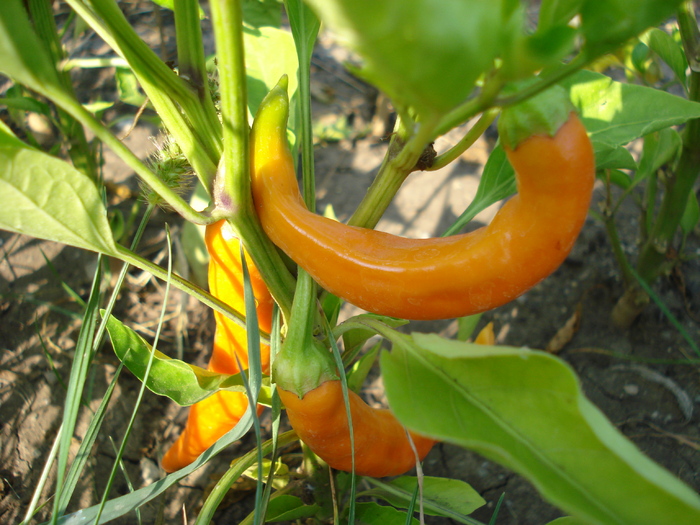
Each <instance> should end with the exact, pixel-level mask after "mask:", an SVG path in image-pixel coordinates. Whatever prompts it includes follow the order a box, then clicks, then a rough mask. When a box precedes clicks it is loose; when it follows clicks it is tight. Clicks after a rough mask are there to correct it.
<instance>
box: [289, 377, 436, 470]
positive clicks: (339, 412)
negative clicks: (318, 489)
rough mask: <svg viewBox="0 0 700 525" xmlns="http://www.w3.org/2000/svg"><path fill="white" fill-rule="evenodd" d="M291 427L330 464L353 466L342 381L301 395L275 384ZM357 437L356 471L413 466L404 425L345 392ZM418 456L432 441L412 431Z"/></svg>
mask: <svg viewBox="0 0 700 525" xmlns="http://www.w3.org/2000/svg"><path fill="white" fill-rule="evenodd" d="M277 391H278V392H279V395H280V399H281V400H282V402H283V403H284V406H285V407H286V409H287V416H288V417H289V422H290V423H291V425H292V428H293V429H294V430H296V432H297V434H298V435H299V438H301V440H302V441H303V442H304V443H306V444H307V445H308V446H309V448H310V449H311V450H312V451H313V452H314V453H315V454H316V455H317V456H319V457H320V458H321V459H323V460H324V461H325V462H326V463H328V464H329V465H330V466H331V467H333V468H334V469H337V470H343V471H345V472H350V471H351V470H352V461H351V449H350V430H349V427H348V418H347V414H346V412H345V401H344V399H343V391H342V389H341V383H340V381H326V382H325V383H322V384H321V385H320V386H318V387H317V388H315V389H314V390H311V391H310V392H307V393H306V394H305V395H304V397H303V398H302V399H300V398H299V396H298V395H296V394H295V393H293V392H289V391H287V390H283V389H281V388H278V389H277ZM348 396H349V401H350V413H351V415H352V424H353V430H354V438H355V473H356V474H357V475H360V476H372V477H375V478H381V477H385V476H398V475H400V474H404V473H405V472H407V471H409V470H411V468H413V467H414V466H415V464H416V456H415V454H414V452H413V449H412V448H411V445H410V443H409V441H408V438H407V437H406V430H405V429H404V427H403V426H402V425H401V423H399V421H398V420H397V419H396V417H394V415H393V414H392V413H391V412H390V411H389V410H387V409H377V408H372V407H370V406H369V405H368V404H367V403H365V402H364V401H363V400H362V398H360V396H358V395H357V394H355V393H354V392H352V391H349V392H348ZM410 435H411V438H412V439H413V443H414V444H415V447H416V451H417V452H418V459H419V460H420V461H422V460H423V458H424V457H425V456H426V455H427V454H428V452H430V449H431V448H432V446H433V445H434V444H435V441H433V440H432V439H428V438H425V437H422V436H419V435H417V434H414V433H413V432H411V433H410Z"/></svg>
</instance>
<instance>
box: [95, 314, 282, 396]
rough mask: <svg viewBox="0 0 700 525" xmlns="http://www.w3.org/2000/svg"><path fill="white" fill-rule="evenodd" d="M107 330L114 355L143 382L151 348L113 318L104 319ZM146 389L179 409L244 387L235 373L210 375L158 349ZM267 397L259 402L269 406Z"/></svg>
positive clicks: (268, 394) (265, 394)
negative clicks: (221, 392)
mask: <svg viewBox="0 0 700 525" xmlns="http://www.w3.org/2000/svg"><path fill="white" fill-rule="evenodd" d="M107 331H108V332H109V337H110V339H111V340H112V347H113V348H114V353H115V354H117V357H118V358H119V359H120V360H121V361H122V362H123V363H124V365H125V366H126V367H127V368H128V369H129V370H130V371H131V372H132V373H133V374H134V375H135V376H136V377H138V378H139V379H140V380H141V381H143V379H144V377H145V375H146V368H147V366H148V359H149V356H150V353H151V351H152V348H151V345H149V344H148V343H147V342H146V341H145V340H144V339H143V338H142V337H141V336H140V335H138V334H137V333H136V332H134V331H133V330H132V329H131V328H129V327H127V326H125V325H124V324H122V323H121V322H120V321H119V320H118V319H116V318H115V317H113V316H112V317H110V318H109V319H108V320H107ZM146 386H147V387H148V389H149V390H150V391H151V392H153V393H154V394H158V395H161V396H166V397H168V398H170V399H172V400H173V401H175V402H176V403H177V404H179V405H182V406H188V405H192V404H194V403H196V402H197V401H201V400H202V399H204V398H206V397H208V396H210V395H211V394H213V393H214V392H216V391H217V390H219V389H225V390H232V391H238V392H245V386H243V381H242V379H241V376H240V375H238V374H236V375H228V374H218V373H215V372H210V371H209V370H205V369H203V368H200V367H198V366H194V365H190V364H189V363H185V362H184V361H179V360H177V359H172V358H170V357H168V356H167V355H165V354H163V353H162V352H159V351H158V350H156V351H155V355H154V357H153V364H152V365H151V372H150V374H149V376H148V381H147V382H146ZM263 394H264V395H263ZM269 396H270V393H269V389H263V390H262V391H261V399H259V402H260V403H261V404H269V403H270V398H269Z"/></svg>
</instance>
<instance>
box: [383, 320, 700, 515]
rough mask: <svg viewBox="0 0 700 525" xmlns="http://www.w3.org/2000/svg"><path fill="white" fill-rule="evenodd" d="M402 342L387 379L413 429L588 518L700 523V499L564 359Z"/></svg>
mask: <svg viewBox="0 0 700 525" xmlns="http://www.w3.org/2000/svg"><path fill="white" fill-rule="evenodd" d="M393 340H394V346H393V349H392V351H391V352H384V353H383V354H382V359H381V365H382V374H383V377H384V384H385V387H386V392H387V396H388V398H389V404H390V405H391V408H392V410H393V412H394V413H395V414H396V416H397V417H398V418H399V419H400V420H401V421H402V423H404V424H405V425H406V426H407V427H408V428H410V429H411V430H414V431H416V432H418V433H421V434H424V435H427V436H431V437H433V438H436V439H439V440H441V441H446V442H449V443H454V444H457V445H461V446H464V447H466V448H469V449H471V450H474V451H476V452H478V453H479V454H482V455H483V456H485V457H487V458H489V459H491V460H493V461H497V462H499V463H501V464H502V465H504V466H505V467H507V468H510V469H512V470H513V471H515V472H517V473H519V474H521V475H523V476H525V477H526V478H527V479H528V480H529V481H530V482H532V483H533V484H534V485H535V487H536V488H537V489H538V490H539V491H540V493H541V494H542V496H543V497H545V498H546V499H547V500H549V501H551V502H552V503H554V504H555V505H558V506H559V507H561V508H562V509H564V510H565V511H566V512H567V513H569V514H571V515H572V516H575V517H577V518H579V519H581V520H584V521H588V522H591V523H634V524H635V525H645V524H650V525H652V524H653V525H658V524H659V523H673V524H674V525H680V524H688V525H690V524H695V523H700V497H698V495H697V494H695V493H694V492H693V491H692V490H691V489H690V488H689V487H688V486H687V485H684V484H683V483H682V482H681V481H680V480H678V478H676V477H675V476H673V475H672V474H670V473H669V472H668V471H666V470H664V469H663V468H661V467H660V466H658V465H657V464H656V463H654V462H653V461H651V460H650V459H649V458H648V457H646V456H645V455H644V454H642V453H641V452H640V451H639V450H638V449H637V448H636V447H635V446H634V444H632V443H631V442H630V441H629V440H627V438H625V437H624V436H623V435H622V434H621V433H620V432H619V431H618V430H617V429H616V428H615V426H614V425H612V424H611V423H610V422H609V421H608V420H607V419H605V417H604V416H603V415H602V413H601V412H600V411H599V410H598V409H597V408H596V407H595V406H594V405H593V404H592V403H591V402H590V401H588V399H586V398H585V397H584V396H583V394H582V392H581V387H580V384H579V382H578V379H577V377H576V375H575V374H574V372H573V371H572V370H571V368H570V367H569V366H568V365H567V364H566V363H564V362H563V361H561V360H560V359H558V358H556V357H554V356H552V355H550V354H547V353H544V352H539V351H533V350H528V349H526V348H511V347H504V346H484V345H474V344H469V343H462V342H459V341H451V340H447V339H443V338H440V337H439V336H437V335H435V334H413V335H412V338H410V337H408V336H399V335H397V336H396V337H394V338H393ZM418 391H420V392H423V395H418V396H417V395H415V393H416V392H418Z"/></svg>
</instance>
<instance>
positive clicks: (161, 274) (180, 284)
mask: <svg viewBox="0 0 700 525" xmlns="http://www.w3.org/2000/svg"><path fill="white" fill-rule="evenodd" d="M117 251H118V253H117V255H115V257H118V258H119V259H121V260H122V261H124V262H126V263H129V264H130V265H132V266H135V267H136V268H139V269H141V270H144V271H147V272H149V273H151V274H153V275H154V276H155V277H157V278H159V279H161V280H163V281H165V280H166V279H168V273H167V271H166V270H165V269H164V268H161V267H160V266H158V265H157V264H155V263H153V262H151V261H149V260H147V259H144V258H143V257H140V256H138V255H136V254H135V253H134V252H132V251H130V250H128V249H126V248H124V247H123V246H119V245H117ZM170 280H171V283H170V284H172V286H174V287H175V288H177V289H178V290H182V291H183V292H185V293H186V294H188V295H191V296H192V297H194V298H195V299H197V300H198V301H200V302H201V303H203V304H205V305H207V306H208V307H209V308H212V309H214V310H216V311H217V312H219V313H221V314H222V315H225V316H226V317H228V318H229V319H231V320H232V321H233V322H234V323H236V324H237V325H239V326H241V327H243V328H245V327H246V321H245V316H244V315H243V314H241V313H240V312H238V311H237V310H235V309H233V308H231V307H230V306H228V305H227V304H226V303H224V302H222V301H221V300H219V299H217V298H216V297H214V296H213V295H211V294H209V293H208V292H206V291H204V290H202V289H201V288H200V287H199V286H197V285H196V284H194V283H191V282H190V281H188V280H187V279H185V278H184V277H181V276H180V275H178V274H176V273H174V272H173V273H172V275H170ZM269 337H270V334H267V333H265V332H263V331H262V330H261V331H260V340H261V341H262V342H263V343H265V344H268V343H269Z"/></svg>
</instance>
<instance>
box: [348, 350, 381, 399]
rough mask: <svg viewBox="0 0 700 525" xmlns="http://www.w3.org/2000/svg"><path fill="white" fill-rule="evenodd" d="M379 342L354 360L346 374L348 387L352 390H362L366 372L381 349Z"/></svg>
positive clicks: (367, 372)
mask: <svg viewBox="0 0 700 525" xmlns="http://www.w3.org/2000/svg"><path fill="white" fill-rule="evenodd" d="M381 347H382V344H381V342H379V343H377V344H376V345H374V346H373V347H372V348H370V349H369V350H368V351H367V352H366V353H365V354H364V355H363V356H362V357H361V358H360V359H358V360H357V361H355V363H354V364H353V366H352V369H351V370H350V372H349V373H348V375H347V381H348V389H349V390H352V391H353V392H360V390H362V385H363V384H364V382H365V379H367V374H369V372H370V370H372V367H373V366H374V363H375V361H376V360H377V355H379V350H380V349H381Z"/></svg>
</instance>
